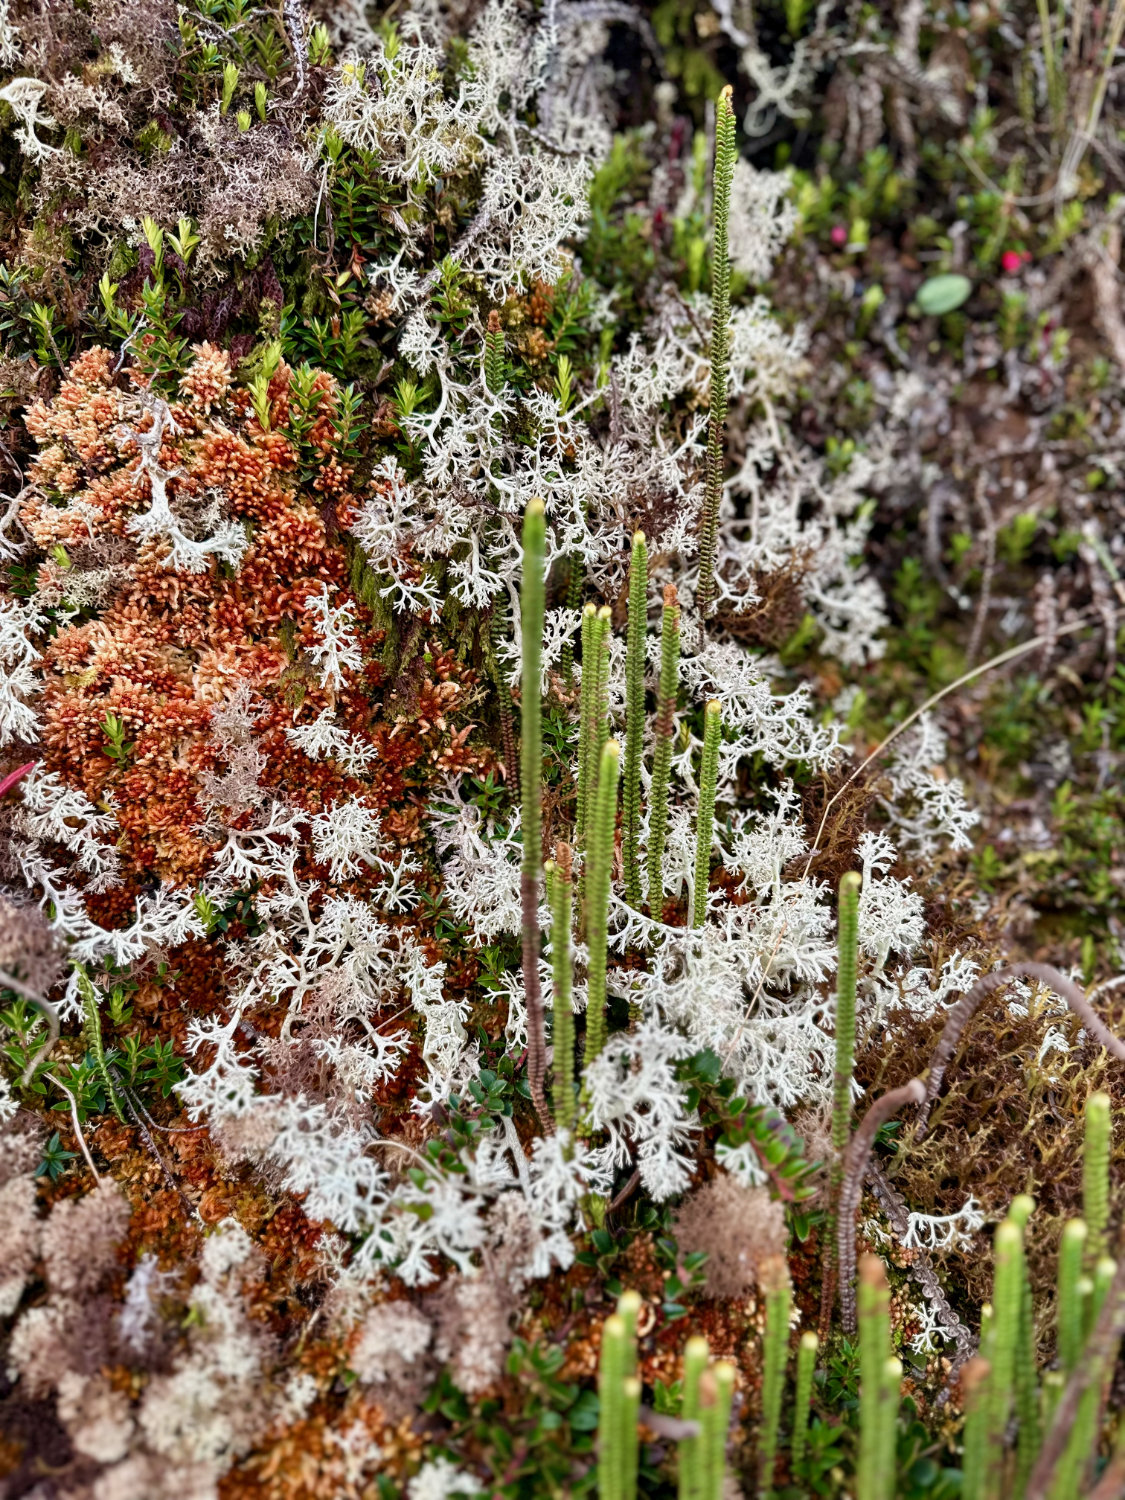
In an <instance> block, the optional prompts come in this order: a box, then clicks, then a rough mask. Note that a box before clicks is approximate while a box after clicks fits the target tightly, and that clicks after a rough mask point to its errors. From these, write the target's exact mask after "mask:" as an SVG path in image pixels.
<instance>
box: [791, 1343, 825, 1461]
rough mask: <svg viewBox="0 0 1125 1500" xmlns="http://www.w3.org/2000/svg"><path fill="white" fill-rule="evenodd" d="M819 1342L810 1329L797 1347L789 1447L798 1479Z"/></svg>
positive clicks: (806, 1435)
mask: <svg viewBox="0 0 1125 1500" xmlns="http://www.w3.org/2000/svg"><path fill="white" fill-rule="evenodd" d="M819 1348H820V1340H819V1339H818V1338H817V1336H816V1334H815V1333H813V1332H812V1330H811V1329H810V1330H809V1331H808V1332H806V1333H802V1335H801V1342H800V1344H798V1346H797V1390H796V1395H795V1398H794V1402H793V1439H792V1442H791V1443H790V1445H789V1457H790V1466H791V1468H792V1469H793V1470H794V1471H796V1472H797V1477H798V1478H800V1473H799V1470H800V1466H801V1464H802V1463H804V1461H805V1449H806V1448H807V1446H808V1441H809V1409H810V1407H811V1406H812V1388H813V1376H814V1375H815V1374H816V1355H817V1350H818V1349H819Z"/></svg>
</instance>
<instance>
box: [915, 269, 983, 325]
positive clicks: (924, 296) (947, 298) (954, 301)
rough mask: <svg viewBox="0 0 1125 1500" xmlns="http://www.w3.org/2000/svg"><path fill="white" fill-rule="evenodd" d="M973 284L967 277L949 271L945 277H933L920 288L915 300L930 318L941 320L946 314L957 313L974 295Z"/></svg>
mask: <svg viewBox="0 0 1125 1500" xmlns="http://www.w3.org/2000/svg"><path fill="white" fill-rule="evenodd" d="M972 290H973V284H972V282H971V281H970V280H969V278H968V277H967V276H961V275H959V274H958V273H957V272H954V271H949V272H947V273H946V274H945V275H943V276H931V277H930V278H929V280H928V281H923V283H922V285H921V286H920V287H919V288H918V291H917V293H916V294H915V298H914V300H915V301H916V302H917V304H918V306H919V307H920V308H921V310H922V311H923V312H924V313H925V314H926V316H927V317H929V318H941V317H944V316H945V314H946V313H951V312H956V311H957V309H958V308H959V307H962V306H963V305H964V304H965V303H966V302H967V301H968V300H969V296H970V294H971V293H972Z"/></svg>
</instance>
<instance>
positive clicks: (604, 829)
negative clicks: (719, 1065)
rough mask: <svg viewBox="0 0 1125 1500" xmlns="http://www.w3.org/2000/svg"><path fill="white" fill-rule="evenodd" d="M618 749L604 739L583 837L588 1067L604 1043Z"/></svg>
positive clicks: (585, 1056) (610, 741) (585, 1057)
mask: <svg viewBox="0 0 1125 1500" xmlns="http://www.w3.org/2000/svg"><path fill="white" fill-rule="evenodd" d="M620 764H621V749H620V746H619V745H618V743H617V741H616V740H607V742H606V746H605V749H604V750H603V751H602V758H601V766H600V767H599V770H598V792H597V799H596V806H595V810H594V817H593V819H592V822H591V826H590V829H589V836H588V838H587V850H588V852H587V861H586V945H587V948H588V950H589V955H590V956H589V961H588V965H587V970H586V996H587V998H586V1050H585V1055H584V1066H585V1067H587V1068H588V1067H589V1066H590V1064H591V1063H592V1062H593V1060H594V1058H595V1057H597V1055H598V1054H599V1052H601V1050H602V1048H603V1047H604V1046H605V1038H606V1013H605V970H606V918H607V913H608V910H609V888H610V875H611V872H612V867H613V835H614V829H615V827H616V823H617V782H618V776H619V772H620Z"/></svg>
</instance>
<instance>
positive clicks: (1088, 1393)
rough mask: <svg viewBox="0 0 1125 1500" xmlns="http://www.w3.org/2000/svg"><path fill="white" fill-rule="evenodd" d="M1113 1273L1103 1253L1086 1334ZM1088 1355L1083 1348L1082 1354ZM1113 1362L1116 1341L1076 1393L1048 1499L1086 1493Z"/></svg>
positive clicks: (1114, 1267) (1111, 1263)
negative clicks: (1088, 1471)
mask: <svg viewBox="0 0 1125 1500" xmlns="http://www.w3.org/2000/svg"><path fill="white" fill-rule="evenodd" d="M1116 1274H1117V1262H1116V1261H1114V1260H1111V1259H1110V1258H1109V1257H1108V1256H1102V1257H1101V1258H1100V1259H1099V1260H1098V1263H1097V1265H1096V1267H1095V1268H1094V1276H1093V1279H1092V1281H1091V1284H1090V1293H1089V1310H1088V1314H1087V1319H1086V1325H1087V1330H1088V1332H1087V1336H1089V1330H1091V1329H1092V1328H1093V1326H1094V1324H1095V1323H1096V1322H1097V1320H1098V1315H1099V1313H1100V1312H1101V1310H1102V1304H1103V1303H1104V1302H1105V1299H1106V1297H1107V1295H1108V1293H1109V1289H1110V1287H1111V1285H1112V1283H1113V1278H1114V1277H1115V1276H1116ZM1083 1279H1085V1278H1083ZM1090 1357H1091V1356H1090V1354H1089V1353H1088V1352H1085V1351H1084V1354H1083V1358H1085V1359H1089V1358H1090ZM1116 1363H1117V1350H1116V1345H1115V1346H1114V1348H1113V1349H1112V1350H1111V1353H1110V1357H1109V1358H1108V1359H1103V1360H1099V1361H1098V1364H1097V1367H1096V1368H1095V1369H1094V1373H1093V1376H1092V1378H1091V1380H1090V1381H1089V1382H1088V1384H1087V1386H1086V1389H1085V1390H1084V1391H1083V1392H1082V1395H1081V1396H1080V1397H1079V1401H1078V1410H1077V1412H1076V1413H1075V1418H1074V1422H1073V1424H1072V1426H1071V1429H1070V1432H1069V1434H1068V1436H1067V1441H1066V1447H1065V1448H1064V1449H1063V1452H1062V1456H1061V1458H1060V1459H1059V1461H1058V1464H1057V1466H1056V1468H1055V1477H1054V1481H1053V1483H1052V1485H1051V1488H1050V1490H1049V1491H1048V1495H1049V1500H1071V1496H1074V1495H1079V1494H1083V1493H1085V1489H1084V1481H1085V1479H1086V1471H1087V1470H1088V1468H1089V1467H1090V1462H1091V1460H1092V1459H1093V1457H1094V1455H1095V1453H1096V1452H1097V1447H1098V1415H1099V1412H1100V1411H1101V1407H1102V1402H1103V1400H1104V1399H1105V1395H1106V1386H1107V1384H1108V1380H1109V1376H1110V1375H1111V1373H1112V1371H1113V1368H1114V1366H1115V1365H1116Z"/></svg>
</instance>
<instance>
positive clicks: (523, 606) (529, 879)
mask: <svg viewBox="0 0 1125 1500" xmlns="http://www.w3.org/2000/svg"><path fill="white" fill-rule="evenodd" d="M546 548H547V517H546V513H545V511H544V508H543V502H542V500H539V499H535V500H532V501H531V503H530V504H529V505H528V507H527V514H526V515H525V516H524V521H523V586H522V590H521V593H520V625H521V631H522V646H523V673H522V678H521V689H520V720H521V723H520V728H521V741H520V788H521V791H522V803H521V805H522V820H521V821H522V827H523V865H522V868H521V871H520V905H521V909H522V939H523V990H524V1003H525V1005H526V1008H527V1082H528V1087H529V1088H530V1090H531V1100H532V1103H533V1104H534V1105H535V1111H536V1113H537V1114H538V1116H539V1119H540V1122H541V1123H542V1125H543V1128H544V1129H549V1128H550V1122H551V1115H550V1111H549V1110H548V1108H547V1096H546V1094H545V1092H544V1088H543V1085H544V1080H545V1077H546V1073H547V1044H546V1038H545V1035H544V1021H543V995H542V991H541V989H540V985H539V867H540V864H541V863H542V859H543V848H542V843H543V833H542V810H541V805H540V796H541V791H540V778H541V776H542V772H543V712H542V704H541V702H540V659H541V656H542V650H543V610H544V602H545V601H544V592H545V582H544V576H543V570H544V555H545V553H546Z"/></svg>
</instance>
